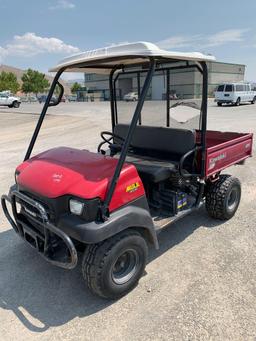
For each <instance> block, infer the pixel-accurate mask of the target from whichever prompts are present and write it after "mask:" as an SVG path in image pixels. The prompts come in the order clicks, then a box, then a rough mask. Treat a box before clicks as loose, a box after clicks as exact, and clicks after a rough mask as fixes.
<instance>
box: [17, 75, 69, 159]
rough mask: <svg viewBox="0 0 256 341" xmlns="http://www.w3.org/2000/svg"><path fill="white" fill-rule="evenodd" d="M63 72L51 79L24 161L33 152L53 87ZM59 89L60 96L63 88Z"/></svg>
mask: <svg viewBox="0 0 256 341" xmlns="http://www.w3.org/2000/svg"><path fill="white" fill-rule="evenodd" d="M63 71H64V68H63V69H60V70H59V71H58V72H57V73H56V75H55V77H54V79H53V82H52V85H51V87H50V90H49V93H48V95H47V98H46V101H45V103H44V106H43V109H42V112H41V114H40V116H39V119H38V122H37V125H36V128H35V131H34V133H33V135H32V138H31V141H30V143H29V146H28V149H27V152H26V155H25V158H24V161H26V160H28V159H29V158H30V155H31V153H32V150H33V147H34V145H35V142H36V139H37V136H38V133H39V131H40V128H41V126H42V123H43V120H44V117H45V114H46V112H47V109H48V107H49V106H51V105H50V102H51V98H52V95H53V93H54V90H55V87H56V84H57V83H58V80H59V78H60V75H61V74H62V72H63ZM60 88H61V94H62V91H63V87H62V85H61V86H60ZM58 100H59V101H60V100H61V97H60V96H59V99H58ZM58 103H59V102H58V101H57V102H56V104H55V105H57V104H58Z"/></svg>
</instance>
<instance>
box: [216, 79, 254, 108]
mask: <svg viewBox="0 0 256 341" xmlns="http://www.w3.org/2000/svg"><path fill="white" fill-rule="evenodd" d="M215 102H217V105H218V106H221V105H222V104H223V103H227V104H235V105H239V104H240V103H242V102H250V103H252V104H254V103H255V102H256V91H253V90H252V86H251V84H249V83H227V84H220V85H219V86H218V87H217V90H216V91H215Z"/></svg>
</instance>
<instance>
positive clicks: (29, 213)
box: [19, 192, 55, 223]
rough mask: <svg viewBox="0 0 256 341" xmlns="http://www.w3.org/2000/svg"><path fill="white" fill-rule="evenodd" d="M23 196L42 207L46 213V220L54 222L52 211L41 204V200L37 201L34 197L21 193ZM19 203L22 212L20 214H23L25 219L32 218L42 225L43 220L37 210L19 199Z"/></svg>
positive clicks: (43, 203)
mask: <svg viewBox="0 0 256 341" xmlns="http://www.w3.org/2000/svg"><path fill="white" fill-rule="evenodd" d="M23 194H24V195H26V196H28V197H29V198H31V199H33V200H35V201H36V202H38V203H39V204H40V205H42V206H43V207H44V209H45V211H46V213H47V216H48V219H49V220H50V221H52V222H54V220H55V219H54V217H55V215H54V212H53V210H51V208H50V207H49V206H48V205H47V204H46V203H45V202H42V200H40V199H38V198H37V197H36V196H34V195H31V194H28V193H25V192H23ZM19 203H20V205H21V210H22V212H21V213H22V214H24V215H25V216H26V217H28V218H34V219H36V220H37V221H39V222H41V223H43V219H42V216H41V214H40V212H39V211H38V209H36V208H35V207H34V206H33V205H30V204H29V203H27V202H26V201H24V200H22V199H19Z"/></svg>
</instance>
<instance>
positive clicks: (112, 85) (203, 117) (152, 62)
mask: <svg viewBox="0 0 256 341" xmlns="http://www.w3.org/2000/svg"><path fill="white" fill-rule="evenodd" d="M130 58H135V57H134V56H131V57H130ZM109 60H110V59H108V61H109ZM142 60H143V62H141V64H140V66H143V69H140V70H137V71H136V72H137V84H138V102H137V105H136V108H135V111H134V114H133V117H132V120H131V122H130V127H129V130H128V133H127V136H126V139H125V141H124V143H123V145H122V150H121V153H120V157H119V159H118V162H117V166H116V169H115V172H114V175H113V178H112V180H111V183H110V186H109V188H108V191H107V194H106V198H105V200H104V202H103V204H102V207H101V216H102V219H103V220H106V219H107V218H108V216H109V204H110V201H111V198H112V196H113V193H114V190H115V187H116V184H117V181H118V178H119V175H120V172H121V170H122V167H123V164H124V162H125V159H126V155H127V153H128V149H129V145H130V143H131V140H132V137H133V133H134V131H135V128H136V125H137V123H139V124H141V123H142V120H141V111H142V108H143V104H144V101H145V99H146V95H147V92H148V89H149V86H150V83H151V80H152V77H153V75H154V72H155V71H163V72H166V89H167V94H166V126H167V127H169V126H170V116H169V112H170V86H169V85H170V70H177V69H186V68H196V69H197V70H198V71H199V72H200V73H201V74H202V103H201V114H200V127H199V131H200V141H199V142H198V143H197V146H196V148H194V149H193V150H191V151H189V152H188V153H187V154H185V155H183V157H182V158H181V160H180V172H181V175H185V174H182V165H183V163H184V161H185V159H186V158H187V157H188V156H189V155H191V154H192V153H194V152H195V151H197V150H200V151H201V165H200V172H199V173H198V174H188V175H189V176H194V177H198V178H200V179H201V180H203V179H204V178H205V154H206V129H207V95H208V69H207V64H206V62H205V61H195V62H194V63H193V64H190V63H189V62H188V61H187V60H184V61H183V62H184V63H185V65H182V66H170V67H162V65H163V64H167V63H172V62H177V61H179V62H180V61H182V60H175V59H171V58H170V59H168V58H161V59H160V58H159V57H153V56H150V57H145V58H143V59H142ZM111 61H112V62H114V63H115V61H116V63H115V65H114V66H113V65H109V64H106V65H104V64H103V65H102V64H100V63H98V65H97V64H96V65H95V62H93V64H92V63H88V62H87V63H86V66H85V65H83V64H81V63H79V64H77V65H75V66H76V69H77V68H81V69H83V70H85V68H86V67H88V68H93V69H101V68H102V69H103V68H104V69H109V70H110V73H109V89H110V108H111V122H112V132H114V127H115V125H116V124H117V123H118V116H117V104H116V82H117V79H118V77H119V76H120V75H121V74H122V73H126V74H127V73H134V72H135V71H129V70H130V69H131V68H132V67H133V66H138V62H137V63H136V64H134V65H132V64H129V66H128V70H127V66H126V65H124V64H122V63H119V61H120V58H113V59H111ZM67 68H68V66H64V67H62V68H60V69H59V70H58V71H57V73H56V75H55V77H54V79H53V82H52V84H51V87H50V90H49V93H48V96H47V99H46V101H45V104H44V106H43V109H42V112H41V114H40V116H39V119H38V122H37V125H36V127H35V130H34V133H33V135H32V138H31V141H30V143H29V146H28V149H27V152H26V155H25V158H24V161H26V160H27V159H29V158H30V156H31V153H32V150H33V147H34V145H35V142H36V140H37V137H38V134H39V131H40V129H41V126H42V123H43V120H44V118H45V115H46V112H47V109H48V107H50V106H53V105H58V104H59V103H60V101H61V98H62V95H63V92H64V89H63V86H62V85H61V84H60V83H59V78H60V76H61V74H62V73H63V72H64V71H65V70H66V69H67ZM141 73H144V74H146V78H145V81H144V84H143V86H142V89H141V86H140V74H141ZM57 85H58V86H59V87H60V89H61V91H60V94H59V97H58V99H57V101H56V102H55V103H51V98H52V96H53V94H54V91H55V88H56V86H57ZM186 176H187V174H186ZM201 196H202V191H199V196H198V198H197V202H200V201H201Z"/></svg>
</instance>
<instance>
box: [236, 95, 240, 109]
mask: <svg viewBox="0 0 256 341" xmlns="http://www.w3.org/2000/svg"><path fill="white" fill-rule="evenodd" d="M240 103H241V98H240V97H238V99H237V100H236V103H235V105H236V106H237V107H238V106H239V105H240Z"/></svg>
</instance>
